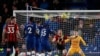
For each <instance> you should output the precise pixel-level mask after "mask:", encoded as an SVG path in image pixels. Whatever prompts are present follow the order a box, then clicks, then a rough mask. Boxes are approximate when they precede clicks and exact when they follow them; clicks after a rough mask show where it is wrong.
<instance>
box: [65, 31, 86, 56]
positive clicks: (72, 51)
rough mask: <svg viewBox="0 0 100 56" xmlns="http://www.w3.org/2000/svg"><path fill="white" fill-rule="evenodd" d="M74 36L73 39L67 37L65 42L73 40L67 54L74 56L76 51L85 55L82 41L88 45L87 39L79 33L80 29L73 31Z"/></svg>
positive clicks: (82, 55)
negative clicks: (81, 45)
mask: <svg viewBox="0 0 100 56" xmlns="http://www.w3.org/2000/svg"><path fill="white" fill-rule="evenodd" d="M73 34H74V35H73V36H71V37H73V38H72V39H66V40H65V43H67V42H69V41H71V46H70V48H69V50H68V53H67V56H72V55H74V54H75V53H78V54H80V55H81V56H85V54H84V52H83V51H82V49H81V47H80V42H82V43H83V45H84V46H86V43H85V41H84V40H83V38H82V37H81V36H79V35H78V31H77V30H75V31H73Z"/></svg>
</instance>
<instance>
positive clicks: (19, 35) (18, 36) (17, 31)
mask: <svg viewBox="0 0 100 56" xmlns="http://www.w3.org/2000/svg"><path fill="white" fill-rule="evenodd" d="M16 28H17V29H16V34H17V38H20V39H21V34H20V32H19V28H18V25H16Z"/></svg>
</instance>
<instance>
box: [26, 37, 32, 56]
mask: <svg viewBox="0 0 100 56" xmlns="http://www.w3.org/2000/svg"><path fill="white" fill-rule="evenodd" d="M26 47H27V55H31V39H29V37H27V39H26Z"/></svg>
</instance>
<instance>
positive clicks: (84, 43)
mask: <svg viewBox="0 0 100 56" xmlns="http://www.w3.org/2000/svg"><path fill="white" fill-rule="evenodd" d="M80 39H81V42H82V44H83V45H84V46H88V45H87V44H86V42H85V41H84V40H83V38H82V37H80Z"/></svg>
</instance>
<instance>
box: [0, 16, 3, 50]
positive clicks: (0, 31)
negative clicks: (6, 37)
mask: <svg viewBox="0 0 100 56" xmlns="http://www.w3.org/2000/svg"><path fill="white" fill-rule="evenodd" d="M2 31H3V23H2V16H0V48H1V47H2V46H1V41H2Z"/></svg>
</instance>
